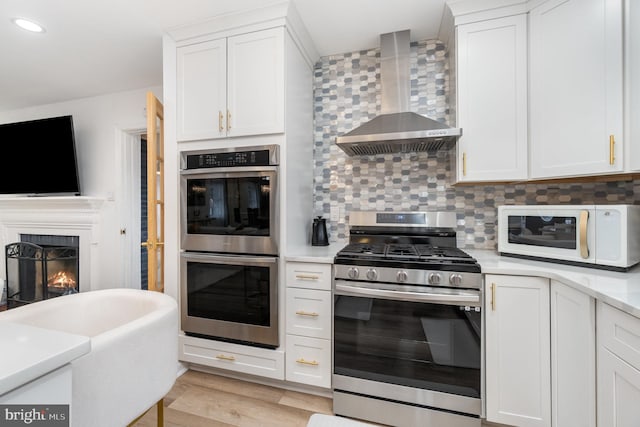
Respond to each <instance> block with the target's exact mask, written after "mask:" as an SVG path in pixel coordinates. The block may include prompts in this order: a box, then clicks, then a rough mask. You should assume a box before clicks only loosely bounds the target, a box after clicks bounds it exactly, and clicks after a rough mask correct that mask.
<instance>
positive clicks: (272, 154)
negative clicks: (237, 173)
mask: <svg viewBox="0 0 640 427" xmlns="http://www.w3.org/2000/svg"><path fill="white" fill-rule="evenodd" d="M181 154H182V165H181V168H182V169H183V170H193V169H214V168H234V167H247V166H276V165H278V164H279V149H278V146H277V145H265V146H259V147H244V148H235V149H217V150H199V151H185V152H182V153H181Z"/></svg>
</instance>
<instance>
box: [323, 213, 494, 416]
mask: <svg viewBox="0 0 640 427" xmlns="http://www.w3.org/2000/svg"><path fill="white" fill-rule="evenodd" d="M349 232H350V239H349V244H348V245H347V246H346V247H345V248H343V249H342V250H341V251H339V252H338V254H337V255H336V257H335V260H334V359H333V360H334V368H333V388H334V396H333V398H334V400H333V404H334V408H333V409H334V412H335V413H336V414H338V415H344V416H348V417H353V418H360V419H364V420H370V421H374V422H378V423H384V424H389V425H393V426H407V427H413V426H445V425H446V426H447V427H472V426H473V427H477V426H480V424H481V421H480V417H481V416H482V397H483V392H482V390H483V387H482V384H483V382H484V379H483V369H482V366H483V356H482V354H483V351H482V349H483V331H482V324H483V313H482V300H483V298H482V276H481V274H480V266H479V264H478V263H477V262H476V260H475V259H473V258H472V257H471V256H469V255H468V254H466V253H465V252H464V251H462V250H460V249H458V248H457V247H456V218H455V213H453V212H352V213H351V214H350V218H349Z"/></svg>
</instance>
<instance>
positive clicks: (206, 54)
mask: <svg viewBox="0 0 640 427" xmlns="http://www.w3.org/2000/svg"><path fill="white" fill-rule="evenodd" d="M177 64H178V69H177V75H178V82H177V83H178V87H177V92H178V99H177V105H178V111H177V112H178V140H179V141H180V140H195V139H206V138H219V137H222V136H226V132H225V121H224V120H226V114H227V40H226V39H222V40H213V41H208V42H204V43H198V44H194V45H189V46H184V47H181V48H178V54H177Z"/></svg>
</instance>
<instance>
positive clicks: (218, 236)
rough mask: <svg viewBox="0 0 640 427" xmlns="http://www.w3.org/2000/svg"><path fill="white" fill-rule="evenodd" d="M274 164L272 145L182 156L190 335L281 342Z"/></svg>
mask: <svg viewBox="0 0 640 427" xmlns="http://www.w3.org/2000/svg"><path fill="white" fill-rule="evenodd" d="M278 165H279V149H278V146H276V145H270V146H260V147H242V148H237V149H220V150H202V151H187V152H183V153H182V154H181V172H180V176H181V183H180V192H181V195H180V198H181V200H180V204H181V206H180V209H181V213H180V215H181V218H180V222H181V246H182V253H181V266H180V297H181V309H182V315H181V316H182V319H181V323H182V325H181V326H182V329H183V331H184V332H185V333H186V334H187V335H192V336H199V337H205V338H212V339H218V340H223V341H231V342H238V343H243V344H249V345H255V346H260V347H270V348H275V347H278V345H279V339H278V294H277V289H278V254H279V249H278V243H279V242H278V233H279V225H278V216H279V215H278V204H279V203H278V202H279V196H278Z"/></svg>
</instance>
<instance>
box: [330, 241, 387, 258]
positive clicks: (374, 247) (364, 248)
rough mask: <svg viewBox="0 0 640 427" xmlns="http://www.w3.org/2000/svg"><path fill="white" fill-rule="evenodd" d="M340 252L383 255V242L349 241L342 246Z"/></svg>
mask: <svg viewBox="0 0 640 427" xmlns="http://www.w3.org/2000/svg"><path fill="white" fill-rule="evenodd" d="M340 253H342V254H343V255H368V256H372V255H373V256H381V257H382V256H384V254H385V245H384V244H369V243H351V244H349V245H347V246H346V247H344V248H343V249H342V250H341V251H340Z"/></svg>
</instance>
